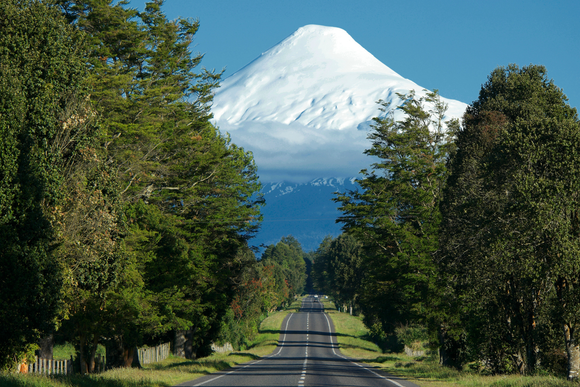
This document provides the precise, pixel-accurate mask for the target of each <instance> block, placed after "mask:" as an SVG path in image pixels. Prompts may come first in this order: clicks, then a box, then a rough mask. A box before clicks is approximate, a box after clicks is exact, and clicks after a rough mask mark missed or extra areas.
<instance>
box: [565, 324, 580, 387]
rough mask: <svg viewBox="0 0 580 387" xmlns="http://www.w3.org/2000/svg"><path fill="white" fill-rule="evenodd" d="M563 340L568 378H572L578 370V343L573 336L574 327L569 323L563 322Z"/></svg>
mask: <svg viewBox="0 0 580 387" xmlns="http://www.w3.org/2000/svg"><path fill="white" fill-rule="evenodd" d="M564 340H565V342H566V354H567V355H568V380H574V379H577V378H578V374H579V372H580V343H578V339H577V338H576V337H575V330H574V327H573V326H570V324H564Z"/></svg>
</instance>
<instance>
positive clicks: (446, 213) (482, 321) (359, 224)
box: [313, 65, 580, 379]
mask: <svg viewBox="0 0 580 387" xmlns="http://www.w3.org/2000/svg"><path fill="white" fill-rule="evenodd" d="M400 98H401V101H402V102H401V105H400V106H398V107H397V109H398V110H400V111H402V113H403V118H402V119H400V120H395V119H394V118H393V110H392V109H391V108H392V107H391V106H389V105H388V104H386V103H384V102H382V101H380V103H381V108H382V110H383V112H384V113H385V114H384V116H382V117H378V118H375V120H374V121H375V122H374V126H373V129H372V132H371V133H370V135H369V139H370V140H371V143H372V145H371V147H370V148H369V149H368V150H367V151H366V152H365V153H366V154H368V155H369V156H373V157H375V159H377V160H378V161H377V162H376V163H374V164H373V165H372V169H371V170H363V171H361V174H362V177H361V178H360V179H358V184H359V185H360V189H359V190H354V191H348V192H345V193H337V196H336V199H335V200H336V202H338V203H339V204H340V209H341V211H342V212H343V215H342V216H341V217H340V218H339V221H340V222H341V223H342V224H343V230H344V232H345V233H344V234H343V235H342V236H340V237H339V238H337V239H335V240H325V241H324V242H323V243H322V245H321V246H320V248H319V251H318V252H317V255H316V256H315V262H314V273H313V276H314V279H315V284H316V286H317V287H318V289H320V290H323V291H325V292H327V293H329V294H332V295H333V296H334V297H335V299H336V300H338V303H339V304H344V305H346V306H349V307H354V308H355V310H358V311H360V312H361V313H362V314H363V316H364V321H365V323H366V325H367V326H368V327H369V328H370V329H371V332H372V333H373V334H375V335H376V336H377V337H381V336H382V337H383V338H384V337H386V336H389V335H393V334H394V333H395V332H401V329H403V330H404V328H405V327H407V328H409V329H414V330H415V331H420V330H421V329H424V330H425V331H426V332H427V333H428V337H429V342H430V345H431V346H432V347H433V349H437V350H438V351H439V355H440V361H441V363H442V364H445V365H449V366H453V367H457V368H461V367H462V366H463V365H465V364H467V363H472V364H479V366H480V367H481V369H484V370H487V371H488V372H492V373H509V372H519V373H522V374H532V375H533V374H534V373H536V372H539V371H542V372H546V371H547V372H554V373H562V374H566V375H567V377H568V378H569V379H576V378H577V377H578V372H579V371H580V338H579V336H578V335H579V334H580V333H579V331H578V329H577V328H578V327H579V325H578V324H579V321H578V319H579V316H580V282H579V281H580V277H579V274H578V273H580V217H579V215H578V208H579V203H578V198H579V194H580V173H579V171H580V169H579V167H580V124H579V120H578V115H577V112H576V109H575V108H572V107H570V106H569V105H568V104H567V98H566V96H565V95H564V94H563V92H562V90H561V89H559V88H558V87H557V86H556V85H554V83H553V81H552V80H550V79H549V78H548V77H547V73H546V69H545V68H544V67H542V66H535V65H530V66H527V67H522V68H520V67H518V66H516V65H510V66H508V67H507V68H503V67H500V68H497V69H496V70H494V71H493V72H492V73H491V75H490V76H489V78H488V80H487V82H486V83H485V84H484V85H483V86H482V88H481V90H480V93H479V98H478V99H477V100H476V101H474V102H473V103H472V104H471V105H470V106H469V107H468V108H467V111H466V113H465V115H464V117H463V120H462V122H461V124H460V123H459V122H457V121H449V122H445V121H444V119H445V111H446V106H445V104H443V103H442V102H441V100H440V98H439V96H438V95H437V93H427V94H426V95H425V96H423V97H418V96H417V95H415V94H414V93H411V94H409V95H400ZM418 328H420V329H418Z"/></svg>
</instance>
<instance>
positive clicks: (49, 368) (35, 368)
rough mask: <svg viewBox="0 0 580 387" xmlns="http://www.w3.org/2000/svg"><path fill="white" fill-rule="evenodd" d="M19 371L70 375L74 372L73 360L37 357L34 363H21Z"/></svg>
mask: <svg viewBox="0 0 580 387" xmlns="http://www.w3.org/2000/svg"><path fill="white" fill-rule="evenodd" d="M17 372H20V373H34V374H46V375H55V374H65V375H69V374H72V372H73V367H72V360H49V359H41V358H39V357H37V358H36V362H34V363H31V364H20V365H19V366H18V370H17Z"/></svg>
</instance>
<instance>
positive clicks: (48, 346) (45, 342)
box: [36, 333, 54, 360]
mask: <svg viewBox="0 0 580 387" xmlns="http://www.w3.org/2000/svg"><path fill="white" fill-rule="evenodd" d="M38 346H39V347H40V348H39V349H38V350H37V351H36V356H38V357H39V358H41V359H48V360H52V350H53V348H54V334H52V333H51V334H49V335H48V336H46V337H45V338H43V339H42V340H40V342H39V343H38Z"/></svg>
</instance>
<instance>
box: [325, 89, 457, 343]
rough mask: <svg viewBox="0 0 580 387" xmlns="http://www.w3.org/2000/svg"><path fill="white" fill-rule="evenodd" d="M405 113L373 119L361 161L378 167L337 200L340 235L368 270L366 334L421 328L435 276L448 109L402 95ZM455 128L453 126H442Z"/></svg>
mask: <svg viewBox="0 0 580 387" xmlns="http://www.w3.org/2000/svg"><path fill="white" fill-rule="evenodd" d="M400 98H401V100H402V104H401V106H399V107H398V109H399V110H401V111H402V112H403V113H404V117H403V119H402V120H400V121H395V119H394V118H393V114H392V113H393V112H392V110H391V106H389V104H387V103H384V102H382V101H379V102H381V105H382V111H383V113H385V114H386V115H385V116H384V117H382V118H375V119H374V121H375V124H374V125H373V130H372V132H371V133H370V135H369V139H370V140H371V141H372V147H371V148H370V149H368V150H366V151H365V154H367V155H369V156H374V157H377V158H378V159H379V161H378V162H376V163H374V164H373V170H372V171H367V170H363V171H361V173H362V174H363V177H362V178H361V179H359V180H358V181H357V182H358V184H359V185H360V187H361V189H362V191H349V192H346V193H344V194H339V195H338V196H337V198H336V199H335V201H337V202H338V203H340V210H341V211H342V212H343V215H342V216H341V217H339V219H338V221H339V222H342V223H343V230H344V231H346V232H348V233H349V234H351V235H353V236H354V237H355V238H357V239H358V240H360V241H361V242H362V244H363V247H364V257H365V258H364V266H365V270H367V273H366V274H367V275H366V277H365V282H364V285H363V294H362V295H361V297H360V304H361V308H362V313H363V315H364V317H365V323H366V324H367V326H369V327H370V326H374V325H376V324H377V323H378V324H381V325H382V328H383V330H384V331H385V332H387V333H388V332H394V330H395V328H396V327H397V326H398V325H400V324H407V323H410V322H414V323H421V322H425V321H426V317H427V315H428V310H427V308H428V305H429V304H430V299H431V297H432V295H433V294H434V287H435V279H436V276H437V270H436V267H435V264H434V262H433V260H432V253H433V252H434V251H435V250H437V246H438V240H437V239H438V226H439V221H440V214H439V209H438V204H439V201H440V199H441V190H442V188H443V184H444V182H445V178H446V167H445V162H446V159H447V156H448V153H449V148H450V146H452V143H451V142H450V141H449V134H448V132H446V130H445V129H446V123H445V122H444V118H445V111H446V106H445V104H444V103H443V102H442V101H441V100H440V98H439V96H438V94H437V93H436V92H435V93H427V94H426V96H425V97H421V98H418V97H416V96H415V94H414V93H411V94H409V95H400ZM447 125H448V126H450V127H451V129H450V130H451V132H450V133H452V131H453V128H454V127H455V126H456V125H457V123H456V122H455V121H454V122H452V123H448V124H447Z"/></svg>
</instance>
